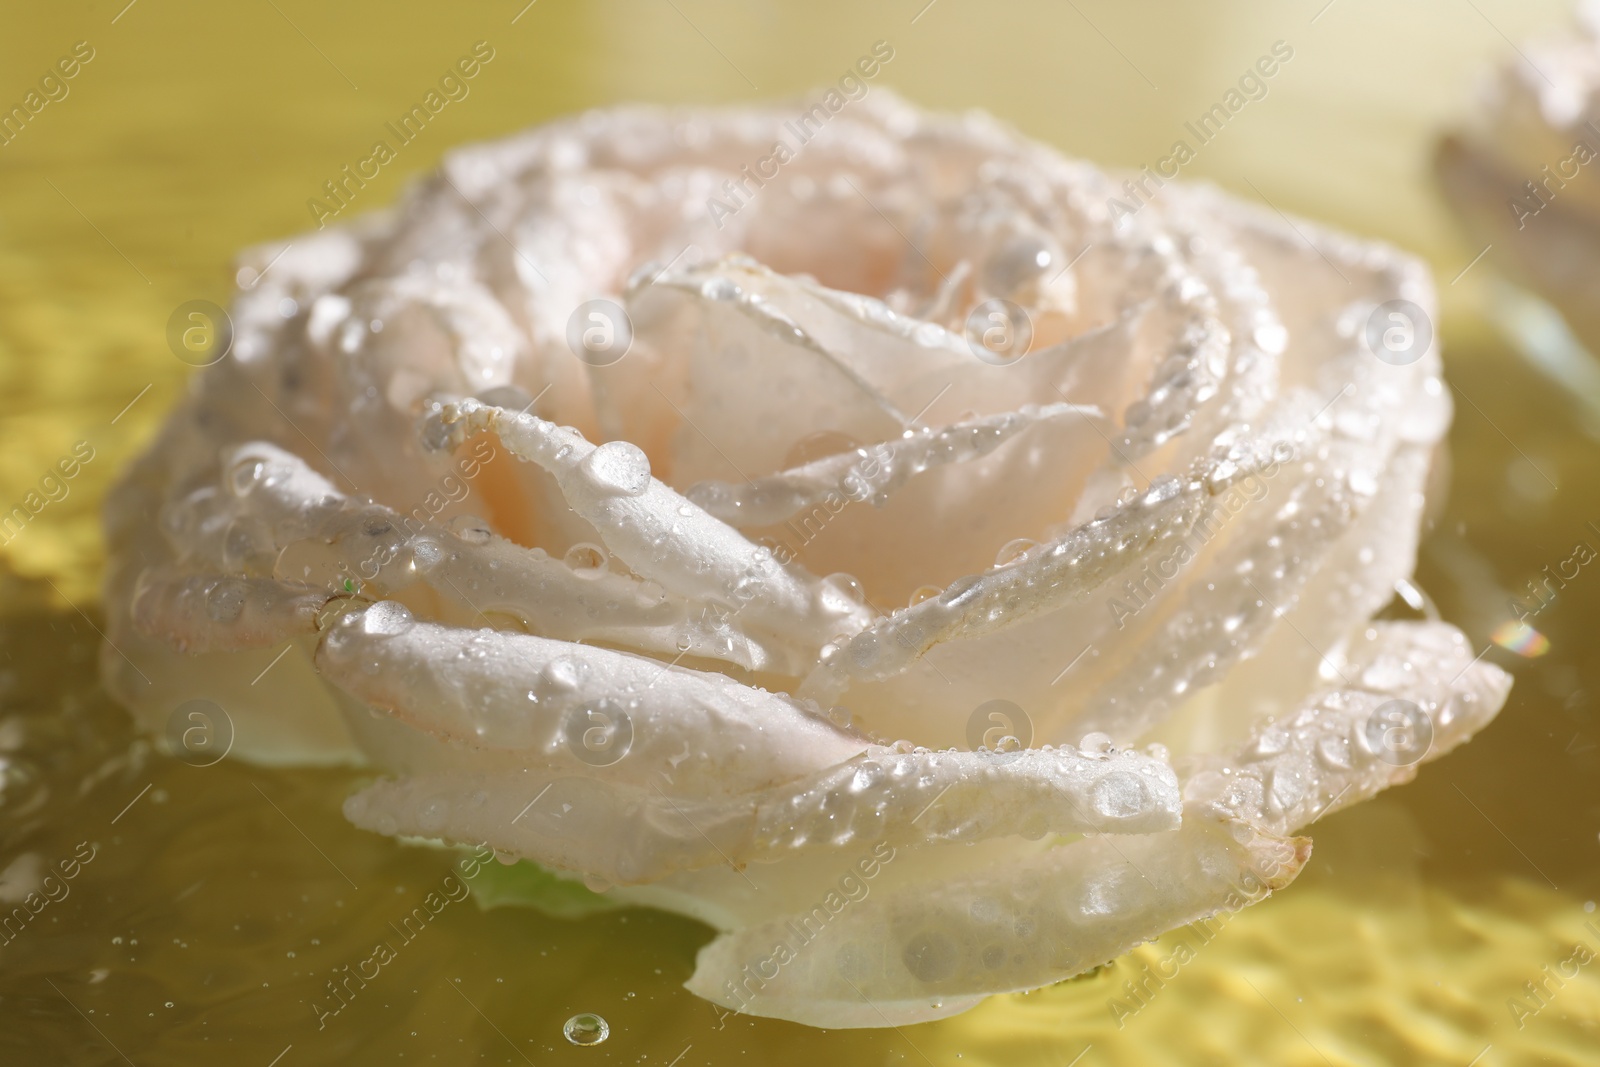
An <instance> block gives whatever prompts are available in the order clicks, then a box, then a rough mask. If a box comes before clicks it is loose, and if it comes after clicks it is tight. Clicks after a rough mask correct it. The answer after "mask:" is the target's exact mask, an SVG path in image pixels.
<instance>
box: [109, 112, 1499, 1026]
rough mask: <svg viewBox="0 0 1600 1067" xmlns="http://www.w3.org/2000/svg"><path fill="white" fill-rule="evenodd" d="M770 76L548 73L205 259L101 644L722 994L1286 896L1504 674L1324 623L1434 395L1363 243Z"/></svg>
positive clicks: (1421, 347) (1340, 619) (923, 1012)
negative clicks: (685, 919)
mask: <svg viewBox="0 0 1600 1067" xmlns="http://www.w3.org/2000/svg"><path fill="white" fill-rule="evenodd" d="M803 110H804V109H803V107H802V106H801V105H798V104H797V105H790V106H773V107H767V108H759V109H739V110H716V111H698V110H678V111H669V110H656V109H645V108H623V109H618V110H612V111H601V112H594V113H590V114H586V115H583V116H580V117H577V118H574V119H571V120H567V121H563V122H558V123H554V124H551V125H549V126H545V127H542V128H540V129H537V130H534V131H532V132H530V133H527V134H524V135H521V136H518V137H514V138H511V139H508V140H505V141H502V142H499V143H496V144H491V145H486V146H479V147H473V148H468V149H463V150H460V151H457V152H455V153H453V154H451V155H450V156H449V157H448V158H447V159H446V161H445V163H444V165H443V166H442V168H441V169H440V171H439V173H438V174H437V175H436V176H435V177H434V178H432V179H431V180H429V181H426V182H424V183H423V184H421V185H420V186H419V187H417V188H416V189H415V190H413V191H412V193H411V194H410V195H409V196H408V197H407V198H406V199H405V200H404V202H403V203H402V204H401V205H400V206H399V207H398V208H396V209H395V210H394V211H393V212H391V213H387V214H383V215H379V216H374V217H369V218H367V219H365V220H364V221H361V222H358V223H356V224H354V225H351V226H348V227H330V228H328V229H325V230H322V231H320V232H317V233H313V234H310V235H306V236H301V237H297V238H296V239H295V240H294V241H293V242H292V243H291V244H285V245H282V246H275V247H269V248H263V249H258V250H256V251H254V252H252V253H250V254H249V255H248V257H247V264H246V266H245V268H244V269H243V271H242V276H243V281H244V282H245V283H246V288H245V290H244V291H242V292H241V293H240V295H239V296H238V298H237V300H236V303H235V305H234V320H235V326H236V331H237V333H236V339H235V341H234V344H233V347H232V350H231V352H230V354H229V355H228V356H227V358H225V359H223V360H222V361H221V362H218V363H217V364H215V365H214V366H212V367H210V368H209V369H208V370H206V371H205V372H204V373H203V374H201V375H200V376H198V378H197V379H196V380H195V383H194V388H193V390H192V392H191V394H190V395H189V397H188V398H187V399H186V400H185V401H184V402H183V403H182V404H181V405H180V406H179V408H178V410H177V411H176V412H175V413H174V414H173V416H172V418H171V420H170V421H169V422H168V424H167V426H166V428H165V430H164V431H163V433H162V434H161V436H160V438H159V440H158V441H157V442H156V443H155V445H154V447H153V448H152V449H151V450H150V452H149V453H148V454H147V455H146V456H145V457H144V458H143V459H141V460H140V461H139V462H138V463H137V464H136V465H135V466H134V468H133V469H132V470H131V471H130V472H129V473H128V475H127V476H126V478H125V479H124V480H123V482H122V484H121V486H120V487H119V489H118V490H117V491H116V493H115V495H114V497H113V498H112V500H111V502H110V505H109V509H108V527H109V530H110V539H111V544H112V548H113V566H112V572H111V577H110V585H109V600H108V602H109V614H110V638H111V640H112V642H113V643H114V645H115V648H110V647H109V646H108V650H107V652H106V655H105V658H104V665H105V671H106V674H107V676H108V678H109V679H110V684H111V685H112V686H113V688H114V690H115V691H116V692H117V693H118V694H119V695H120V696H121V698H122V699H123V700H125V701H126V702H127V703H128V704H129V705H130V706H131V707H133V708H135V709H136V711H137V713H138V715H139V716H140V717H141V718H142V719H143V720H144V721H145V722H146V723H147V724H148V725H149V726H150V727H151V728H153V729H163V728H165V726H166V724H167V723H168V721H169V716H170V715H171V714H172V713H173V709H174V708H175V707H178V706H179V705H180V704H181V703H182V702H183V701H185V700H189V699H193V698H200V697H203V698H206V699H209V700H212V701H215V702H216V703H217V704H219V705H220V706H221V707H222V708H223V709H225V710H226V711H227V712H228V713H229V715H230V716H231V718H232V720H233V722H234V724H235V726H236V730H237V735H236V739H235V743H234V745H233V753H234V754H235V755H237V756H242V757H244V758H247V759H252V760H257V761H260V762H264V763H284V762H339V761H360V762H364V763H366V764H369V765H371V766H373V767H375V768H377V770H378V771H379V772H380V773H381V775H382V777H381V778H379V780H377V781H376V782H374V783H373V784H369V785H367V786H365V787H364V788H362V789H361V790H360V791H359V792H357V793H355V794H354V795H353V796H351V797H350V799H349V800H348V802H347V803H346V805H345V811H344V814H345V816H347V817H348V818H349V819H351V820H352V821H354V822H355V823H356V824H357V825H359V826H362V827H365V828H368V829H371V830H374V831H376V832H378V833H381V834H388V835H393V836H397V837H415V838H426V839H435V840H440V841H444V842H449V843H456V844H465V843H473V844H476V843H481V842H487V843H488V844H489V845H491V846H492V847H493V848H494V849H496V850H497V852H498V853H499V854H500V855H501V856H502V857H504V858H507V859H510V858H513V857H515V858H520V859H523V860H527V861H532V862H536V863H538V864H541V865H543V866H544V867H546V868H548V869H550V870H553V871H555V872H558V873H559V874H561V875H564V876H567V877H570V878H574V879H581V880H582V881H583V882H584V883H585V884H587V885H588V886H589V887H590V888H592V889H595V890H597V891H603V892H605V893H608V894H611V895H613V896H614V897H615V898H617V899H620V900H624V901H627V902H629V903H636V904H648V905H653V906H657V907H661V908H666V909H670V910H673V911H677V912H681V913H684V914H687V915H691V916H694V917H696V918H698V919H701V920H703V921H704V922H706V923H708V924H709V925H710V926H712V927H714V928H715V929H716V930H717V932H718V935H717V937H716V938H715V939H714V940H713V941H711V942H710V943H709V944H708V945H706V946H705V948H703V949H702V950H701V952H700V954H699V958H698V961H697V967H696V970H695V973H694V975H693V977H692V978H691V979H690V980H689V983H688V986H689V988H690V989H692V990H693V991H694V992H696V993H698V994H699V995H701V996H703V997H706V998H708V999H710V1000H712V1001H715V1002H717V1003H719V1004H721V1005H724V1006H726V1007H728V1008H729V1009H733V1010H737V1011H743V1012H749V1013H753V1014H759V1015H768V1016H777V1017H781V1018H786V1019H792V1020H798V1021H800V1022H805V1023H810V1024H813V1025H818V1026H828V1027H849V1026H885V1025H890V1024H896V1025H897V1024H901V1023H908V1022H914V1021H918V1020H924V1019H931V1018H937V1017H940V1016H945V1015H950V1014H953V1013H955V1012H959V1011H962V1010H964V1009H966V1008H968V1007H970V1006H972V1005H973V1004H975V1003H977V1002H978V1001H979V1000H980V999H981V998H983V997H984V996H986V995H988V994H992V993H996V992H1001V991H1007V990H1021V989H1030V988H1034V987H1038V986H1041V985H1044V984H1046V983H1050V982H1054V981H1057V980H1060V979H1063V978H1066V977H1069V976H1071V975H1074V974H1078V973H1080V972H1082V971H1084V970H1087V969H1089V968H1092V967H1094V966H1096V965H1098V964H1101V963H1104V962H1106V961H1108V960H1110V959H1112V958H1114V957H1115V956H1117V955H1118V954H1119V953H1122V952H1124V951H1126V950H1127V949H1129V948H1130V947H1131V946H1134V945H1136V944H1139V943H1140V942H1142V941H1145V940H1148V939H1150V938H1153V937H1155V936H1157V935H1158V934H1160V933H1161V932H1163V931H1165V930H1168V929H1171V928H1173V927H1176V926H1178V925H1180V924H1183V923H1187V922H1190V921H1193V920H1195V919H1198V918H1201V917H1204V916H1208V915H1211V914H1214V913H1217V912H1219V911H1225V910H1231V909H1236V908H1239V907H1242V906H1244V905H1246V904H1249V903H1251V902H1253V901H1255V900H1258V899H1260V898H1261V897H1263V896H1264V895H1266V894H1267V893H1269V892H1271V891H1273V890H1276V889H1279V888H1282V887H1283V886H1285V885H1287V884H1288V883H1289V882H1290V881H1292V880H1293V879H1294V877H1295V875H1296V874H1297V873H1298V872H1299V871H1300V869H1301V868H1302V867H1303V865H1304V864H1305V863H1306V860H1307V858H1308V856H1309V854H1310V848H1311V845H1310V841H1309V839H1307V838H1305V837H1299V836H1295V834H1296V832H1297V831H1298V830H1299V829H1300V828H1302V827H1304V826H1305V825H1307V824H1308V823H1310V822H1312V821H1313V820H1315V819H1317V818H1319V817H1321V816H1323V815H1325V814H1327V813H1328V812H1330V811H1334V810H1337V809H1339V808H1342V807H1345V806H1347V805H1350V804H1352V803H1355V802H1357V801H1359V800H1361V799H1363V798H1366V797H1369V796H1371V795H1372V794H1374V793H1375V792H1377V791H1378V790H1380V789H1383V788H1384V787H1386V786H1389V785H1391V784H1394V783H1396V782H1402V781H1405V780H1408V779H1409V778H1410V777H1412V776H1413V774H1414V773H1415V771H1416V767H1417V765H1418V763H1419V762H1421V761H1422V760H1423V759H1426V758H1430V757H1433V756H1436V755H1439V754H1441V753H1443V752H1445V751H1447V750H1448V749H1450V748H1452V747H1453V746H1455V745H1457V744H1460V743H1461V742H1463V741H1464V740H1466V739H1467V738H1468V737H1469V736H1470V735H1471V734H1472V733H1473V732H1474V731H1476V730H1478V729H1479V728H1481V727H1482V726H1483V725H1484V723H1485V722H1487V721H1488V720H1489V719H1490V718H1491V717H1492V716H1493V715H1494V713H1495V711H1496V710H1497V709H1498V708H1499V706H1500V705H1501V703H1502V701H1503V700H1504V697H1505V695H1506V691H1507V688H1508V685H1509V682H1508V680H1507V678H1506V676H1505V675H1504V674H1503V673H1502V672H1501V671H1499V670H1498V669H1496V668H1495V667H1494V666H1492V665H1489V664H1486V663H1482V662H1478V661H1477V660H1476V659H1475V657H1474V654H1473V650H1472V649H1471V648H1470V647H1469V646H1468V645H1467V643H1466V641H1465V639H1464V638H1463V636H1462V635H1461V634H1460V633H1459V632H1458V631H1457V630H1456V629H1454V628H1453V627H1451V626H1448V625H1445V624H1444V623H1441V622H1439V621H1437V620H1436V619H1433V620H1429V619H1418V620H1415V621H1383V622H1375V621H1372V620H1373V616H1374V614H1375V613H1376V612H1378V611H1379V610H1380V609H1382V608H1384V607H1385V606H1386V605H1388V604H1389V602H1390V601H1391V599H1392V598H1393V596H1394V593H1395V590H1396V587H1397V583H1403V582H1405V580H1406V579H1407V578H1408V576H1409V575H1410V573H1411V571H1412V567H1413V564H1414V560H1415V554H1416V543H1417V536H1418V528H1419V525H1420V522H1421V516H1422V511H1423V502H1424V488H1425V486H1426V484H1427V482H1428V480H1429V473H1430V467H1431V464H1432V459H1433V455H1434V453H1435V450H1436V447H1437V445H1438V444H1439V442H1440V440H1441V438H1442V437H1443V435H1444V433H1445V430H1446V428H1447V426H1448V423H1449V421H1450V403H1449V397H1448V393H1447V391H1446V389H1445V388H1444V386H1443V384H1442V383H1441V380H1440V377H1439V361H1438V356H1437V352H1436V350H1435V347H1434V345H1433V342H1432V337H1431V331H1430V330H1429V329H1428V327H1427V322H1426V318H1427V314H1428V311H1427V309H1429V308H1431V307H1432V296H1431V288H1430V285H1429V281H1428V278H1427V275H1426V273H1425V271H1424V269H1423V268H1422V267H1421V266H1420V265H1419V264H1418V263H1417V262H1415V261H1414V260H1412V259H1409V258H1407V257H1405V256H1403V255H1401V254H1399V253H1397V252H1395V251H1393V250H1391V249H1388V248H1385V247H1383V246H1380V245H1375V244H1371V243H1366V242H1360V241H1356V240H1353V239H1351V238H1348V237H1344V236H1341V235H1339V234H1336V233H1332V232H1329V231H1326V230H1324V229H1322V228H1320V227H1317V226H1315V225H1313V224H1311V223H1309V222H1295V223H1292V224H1291V223H1289V222H1288V220H1286V219H1284V218H1283V217H1282V216H1280V215H1278V214H1277V213H1276V212H1274V211H1271V210H1268V209H1263V208H1257V207H1254V206H1251V205H1247V204H1243V203H1240V202H1238V201H1235V200H1233V199H1230V198H1229V197H1227V196H1224V195H1222V194H1220V193H1218V192H1216V191H1214V190H1211V189H1207V188H1201V187H1195V186H1188V185H1181V184H1167V185H1164V186H1161V187H1159V188H1157V187H1156V186H1155V185H1154V184H1153V183H1150V182H1148V181H1147V182H1146V184H1145V185H1144V187H1143V189H1142V190H1141V189H1138V188H1137V187H1134V186H1125V185H1124V184H1123V182H1122V181H1121V180H1120V179H1112V178H1109V177H1107V176H1106V175H1104V174H1102V173H1101V172H1100V171H1098V170H1096V169H1094V168H1092V167H1090V166H1087V165H1084V164H1080V163H1075V162H1071V161H1069V160H1066V159H1064V158H1062V157H1061V156H1059V155H1058V154H1056V153H1055V152H1053V151H1051V150H1049V149H1047V148H1045V147H1042V146H1040V145H1037V144H1033V143H1030V142H1027V141H1025V140H1023V139H1021V138H1019V137H1018V136H1017V135H1016V134H1014V133H1012V132H1011V131H1009V130H1008V129H1006V128H1004V127H1002V126H1000V125H999V124H997V123H996V122H994V121H993V120H991V119H989V118H986V117H984V116H981V115H967V116H963V117H959V118H950V117H939V116H930V115H926V114H923V113H921V112H919V111H917V110H915V109H914V108H912V107H910V106H908V105H906V104H905V103H903V102H900V101H898V100H896V99H894V98H892V97H891V96H889V95H888V94H887V93H885V92H883V91H875V92H874V93H872V94H871V95H870V96H869V97H867V98H866V99H864V100H860V101H853V102H850V103H848V104H847V105H846V106H843V107H842V108H840V109H839V110H838V111H837V113H831V112H830V113H828V117H827V119H826V121H825V122H821V123H818V122H813V124H812V125H811V126H808V127H806V129H807V130H808V131H809V132H810V134H811V136H810V137H809V139H807V140H806V141H805V142H804V143H797V140H798V139H797V137H796V136H795V134H794V132H793V130H792V129H791V127H790V126H789V125H788V123H789V122H790V121H791V120H793V119H794V118H795V116H796V115H797V114H798V113H800V112H801V111H803ZM779 146H782V150H781V151H780V150H779ZM596 301H598V302H596ZM1392 301H1408V302H1409V303H1408V304H1404V305H1391V304H1390V302H1392ZM1393 306H1400V307H1403V308H1407V309H1410V310H1409V311H1407V315H1408V316H1409V317H1408V318H1406V319H1405V322H1406V323H1408V324H1409V325H1410V327H1411V329H1410V332H1409V333H1408V332H1407V331H1406V330H1405V329H1401V328H1400V327H1397V326H1391V325H1390V321H1391V320H1390V319H1389V317H1388V316H1389V315H1390V314H1391V312H1390V310H1389V308H1390V307H1393ZM1374 322H1376V323H1378V325H1379V330H1378V333H1377V334H1374V331H1373V328H1372V324H1373V323H1374ZM1396 329H1399V330H1400V333H1399V334H1394V333H1393V331H1394V330H1396ZM1373 336H1381V337H1382V338H1383V350H1382V352H1378V350H1376V349H1374V348H1373V342H1372V337H1373ZM1378 355H1382V356H1383V357H1384V358H1377V357H1378ZM1401 588H1402V589H1403V590H1405V591H1406V592H1407V593H1409V594H1410V596H1411V598H1412V599H1414V600H1415V599H1418V598H1417V596H1416V594H1415V592H1414V591H1413V590H1412V587H1410V586H1409V585H1401ZM1394 614H1396V615H1398V616H1405V615H1406V614H1407V613H1406V612H1404V611H1400V612H1396V613H1394ZM285 646H287V648H288V649H289V651H288V653H287V655H286V656H285V657H284V659H283V661H282V662H279V663H277V664H276V665H274V666H272V667H271V669H270V670H268V671H267V672H266V673H265V674H264V675H263V674H261V671H262V668H263V667H264V666H266V665H268V664H269V663H270V662H271V660H272V658H273V657H274V656H275V655H278V654H279V651H280V650H281V649H282V648H283V647H285ZM147 679H148V680H147ZM329 814H330V817H331V816H332V815H333V814H334V813H332V812H330V813H329Z"/></svg>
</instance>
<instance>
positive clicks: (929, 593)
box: [906, 585, 944, 607]
mask: <svg viewBox="0 0 1600 1067" xmlns="http://www.w3.org/2000/svg"><path fill="white" fill-rule="evenodd" d="M942 592H944V590H943V589H940V588H939V587H938V586H936V585H919V586H918V587H917V588H916V589H914V590H912V592H911V599H910V600H908V601H907V602H906V604H907V606H908V607H916V606H917V605H918V604H920V603H922V602H923V601H924V600H932V599H933V598H934V597H936V596H938V595H939V594H940V593H942Z"/></svg>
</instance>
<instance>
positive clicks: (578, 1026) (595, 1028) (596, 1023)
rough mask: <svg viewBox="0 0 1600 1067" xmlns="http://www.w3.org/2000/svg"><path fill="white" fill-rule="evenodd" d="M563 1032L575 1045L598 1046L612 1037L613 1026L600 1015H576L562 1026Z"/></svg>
mask: <svg viewBox="0 0 1600 1067" xmlns="http://www.w3.org/2000/svg"><path fill="white" fill-rule="evenodd" d="M561 1032H562V1033H563V1034H565V1035H566V1038H567V1040H568V1041H570V1042H572V1043H573V1044H574V1045H598V1044H600V1042H602V1041H604V1040H605V1039H606V1038H608V1037H610V1036H611V1024H610V1023H608V1022H606V1021H605V1020H604V1019H602V1018H600V1016H598V1015H591V1014H589V1013H587V1012H585V1013H584V1014H582V1015H574V1016H573V1017H572V1018H570V1019H568V1020H567V1021H566V1022H565V1023H563V1024H562V1026H561Z"/></svg>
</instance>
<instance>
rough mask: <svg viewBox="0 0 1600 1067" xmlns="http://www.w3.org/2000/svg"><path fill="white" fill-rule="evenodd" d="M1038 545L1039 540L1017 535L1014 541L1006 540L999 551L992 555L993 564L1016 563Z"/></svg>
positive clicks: (1002, 565) (998, 565)
mask: <svg viewBox="0 0 1600 1067" xmlns="http://www.w3.org/2000/svg"><path fill="white" fill-rule="evenodd" d="M1038 547H1039V542H1037V541H1030V540H1028V539H1027V538H1026V537H1019V538H1017V539H1016V540H1015V541H1007V542H1006V543H1005V544H1003V545H1001V546H1000V551H999V552H996V553H995V555H994V565H995V566H996V567H1004V566H1006V565H1007V564H1011V563H1016V562H1017V561H1018V560H1020V559H1022V557H1024V556H1026V555H1027V554H1028V553H1029V552H1031V551H1033V550H1034V549H1036V548H1038Z"/></svg>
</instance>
